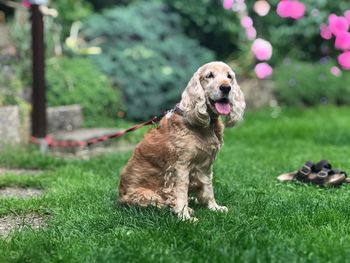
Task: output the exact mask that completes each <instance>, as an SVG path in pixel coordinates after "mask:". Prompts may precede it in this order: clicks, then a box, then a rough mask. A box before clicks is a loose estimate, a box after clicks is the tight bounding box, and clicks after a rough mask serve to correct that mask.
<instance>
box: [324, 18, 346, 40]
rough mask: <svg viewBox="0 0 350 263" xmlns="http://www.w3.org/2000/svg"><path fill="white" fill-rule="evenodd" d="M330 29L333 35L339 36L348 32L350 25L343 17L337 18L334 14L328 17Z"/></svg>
mask: <svg viewBox="0 0 350 263" xmlns="http://www.w3.org/2000/svg"><path fill="white" fill-rule="evenodd" d="M328 22H329V28H330V30H331V32H332V33H333V35H335V36H336V35H338V34H339V33H342V32H346V31H348V29H349V23H348V21H347V20H346V18H345V17H343V16H336V15H334V14H331V15H329V17H328Z"/></svg>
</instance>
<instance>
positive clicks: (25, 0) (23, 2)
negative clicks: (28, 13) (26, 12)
mask: <svg viewBox="0 0 350 263" xmlns="http://www.w3.org/2000/svg"><path fill="white" fill-rule="evenodd" d="M22 5H23V6H24V7H25V8H29V7H30V2H29V0H23V1H22Z"/></svg>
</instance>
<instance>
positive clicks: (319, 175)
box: [277, 160, 350, 186]
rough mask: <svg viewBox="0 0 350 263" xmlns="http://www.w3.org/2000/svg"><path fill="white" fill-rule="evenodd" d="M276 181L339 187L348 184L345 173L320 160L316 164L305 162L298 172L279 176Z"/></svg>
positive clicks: (349, 179) (348, 179)
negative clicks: (295, 181)
mask: <svg viewBox="0 0 350 263" xmlns="http://www.w3.org/2000/svg"><path fill="white" fill-rule="evenodd" d="M277 180H278V181H280V182H287V181H294V180H297V181H300V182H303V183H310V184H315V185H320V186H339V185H341V184H343V183H350V178H347V174H346V172H345V171H342V170H339V169H333V168H332V165H331V164H330V163H329V162H328V161H327V160H321V161H319V162H318V163H316V164H314V163H313V162H311V161H307V162H306V163H305V164H304V165H303V166H302V167H301V168H300V169H299V170H298V171H296V172H291V173H285V174H281V175H280V176H278V177H277Z"/></svg>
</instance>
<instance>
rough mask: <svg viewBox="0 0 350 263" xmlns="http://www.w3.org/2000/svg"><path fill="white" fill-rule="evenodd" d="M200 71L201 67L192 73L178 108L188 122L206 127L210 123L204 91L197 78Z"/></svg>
mask: <svg viewBox="0 0 350 263" xmlns="http://www.w3.org/2000/svg"><path fill="white" fill-rule="evenodd" d="M200 71H201V68H200V69H198V71H197V72H196V73H194V75H193V77H192V79H191V80H190V82H189V83H188V84H187V87H186V89H185V91H184V92H183V93H182V99H181V102H180V108H181V109H182V110H183V113H184V117H185V118H186V119H187V121H188V122H189V123H190V124H192V125H196V126H202V127H207V126H209V124H210V117H209V114H208V111H207V104H206V98H205V93H204V90H203V87H202V85H201V83H200V79H199V78H200V74H199V73H200Z"/></svg>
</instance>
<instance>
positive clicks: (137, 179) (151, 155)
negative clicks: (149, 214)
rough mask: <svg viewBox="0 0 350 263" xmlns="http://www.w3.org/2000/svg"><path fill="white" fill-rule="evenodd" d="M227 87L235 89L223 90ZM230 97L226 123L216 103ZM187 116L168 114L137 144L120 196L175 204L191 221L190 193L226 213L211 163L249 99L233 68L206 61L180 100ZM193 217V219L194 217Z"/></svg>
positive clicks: (126, 199)
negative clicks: (217, 198)
mask: <svg viewBox="0 0 350 263" xmlns="http://www.w3.org/2000/svg"><path fill="white" fill-rule="evenodd" d="M223 85H225V86H226V87H227V86H229V87H230V88H231V89H230V91H229V92H228V93H227V92H226V93H225V94H224V92H222V91H221V88H220V87H222V86H223ZM222 99H224V100H226V101H227V103H229V105H230V109H231V111H230V113H229V114H228V115H227V116H226V117H225V121H224V123H225V125H224V124H223V122H222V121H221V120H220V119H219V115H220V114H219V112H218V111H217V110H216V108H215V106H214V104H215V101H219V100H222ZM179 108H180V109H181V110H182V112H183V113H182V114H181V115H180V114H177V113H176V112H173V113H171V114H168V115H167V116H165V117H163V118H162V120H161V121H160V125H159V127H157V128H153V129H151V130H150V131H149V132H148V133H147V134H146V135H145V137H144V140H142V141H141V142H140V143H139V144H138V145H137V146H136V149H135V151H134V154H133V156H132V157H131V158H130V160H129V162H128V163H127V165H126V167H125V168H124V169H123V171H122V173H121V180H120V184H119V200H120V202H121V203H125V204H137V205H141V206H147V205H156V206H159V207H162V206H170V207H172V208H173V209H174V211H175V212H176V213H177V214H178V215H179V216H180V217H181V218H183V219H191V218H192V217H191V213H192V210H191V209H190V208H189V207H188V193H189V191H193V192H194V193H195V195H196V198H197V200H198V201H199V202H201V203H203V204H205V205H207V206H208V208H209V209H211V210H215V211H227V208H226V207H225V206H219V205H218V204H217V203H216V201H215V198H214V193H213V185H212V178H213V173H212V164H213V161H214V159H215V158H216V155H217V153H218V150H219V149H220V147H221V145H222V144H223V129H224V126H233V125H234V124H236V123H237V122H238V121H240V120H241V119H242V116H243V113H244V109H245V101H244V96H243V93H242V92H241V90H240V88H239V86H238V84H237V82H236V79H235V75H234V73H233V71H232V70H231V68H230V67H229V66H228V65H226V64H224V63H222V62H211V63H208V64H205V65H204V66H202V67H201V68H199V69H198V71H197V72H196V73H195V74H194V75H193V77H192V79H191V80H190V82H189V83H188V86H187V87H186V89H185V91H184V92H183V94H182V99H181V102H180V104H179ZM192 219H193V218H192Z"/></svg>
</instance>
